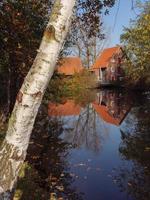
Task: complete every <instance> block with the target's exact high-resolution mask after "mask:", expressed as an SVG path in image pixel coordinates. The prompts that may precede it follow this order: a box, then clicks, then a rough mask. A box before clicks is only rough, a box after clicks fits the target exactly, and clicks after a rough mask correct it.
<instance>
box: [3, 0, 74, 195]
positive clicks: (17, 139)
mask: <svg viewBox="0 0 150 200" xmlns="http://www.w3.org/2000/svg"><path fill="white" fill-rule="evenodd" d="M74 4H75V0H56V1H55V4H54V7H53V10H52V14H51V16H50V19H49V22H48V25H47V27H46V30H45V32H44V35H43V39H42V42H41V45H40V47H39V50H38V54H37V56H36V58H35V60H34V63H33V65H32V67H31V70H30V71H29V73H28V75H27V76H26V78H25V80H24V83H23V85H22V87H21V89H20V91H19V93H18V96H17V100H16V103H15V106H14V109H13V112H12V115H11V118H10V120H9V125H8V131H7V134H6V138H5V140H4V142H3V145H2V147H1V150H0V193H4V194H5V192H6V191H11V190H12V188H13V186H14V184H15V182H16V180H17V175H18V172H19V170H20V168H21V165H22V163H23V161H24V159H25V156H26V150H27V147H28V143H29V139H30V134H31V131H32V128H33V125H34V121H35V117H36V115H37V112H38V108H39V106H40V104H41V101H42V97H43V95H44V92H45V90H46V87H47V85H48V83H49V80H50V78H51V77H52V75H53V72H54V69H55V65H56V62H57V58H58V56H59V52H60V50H61V49H62V47H63V44H64V40H65V37H66V34H67V32H68V28H69V24H70V20H71V15H72V10H73V7H74Z"/></svg>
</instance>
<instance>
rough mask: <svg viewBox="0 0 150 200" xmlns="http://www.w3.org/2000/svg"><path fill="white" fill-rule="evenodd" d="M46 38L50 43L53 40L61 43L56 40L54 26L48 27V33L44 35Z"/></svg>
mask: <svg viewBox="0 0 150 200" xmlns="http://www.w3.org/2000/svg"><path fill="white" fill-rule="evenodd" d="M44 37H45V40H46V41H49V42H50V41H52V40H56V41H57V42H59V41H58V40H57V38H56V31H55V27H54V26H53V25H49V26H47V28H46V31H45V33H44Z"/></svg>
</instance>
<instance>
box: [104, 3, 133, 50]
mask: <svg viewBox="0 0 150 200" xmlns="http://www.w3.org/2000/svg"><path fill="white" fill-rule="evenodd" d="M134 2H135V1H134ZM118 5H119V0H116V3H115V6H114V7H113V8H111V9H109V15H107V16H104V26H105V27H106V29H108V32H109V42H108V44H107V46H109V47H111V46H115V45H116V44H120V35H121V33H122V32H123V26H125V27H129V24H130V19H135V18H136V14H135V12H134V11H136V9H135V10H134V11H133V10H132V3H131V0H120V6H119V11H118V15H117V20H116V23H115V16H116V13H117V9H118ZM114 24H115V27H114Z"/></svg>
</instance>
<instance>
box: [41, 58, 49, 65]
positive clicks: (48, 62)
mask: <svg viewBox="0 0 150 200" xmlns="http://www.w3.org/2000/svg"><path fill="white" fill-rule="evenodd" d="M42 61H44V62H46V63H47V64H49V63H50V62H49V61H48V60H45V59H42Z"/></svg>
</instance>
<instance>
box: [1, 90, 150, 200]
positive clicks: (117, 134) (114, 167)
mask: <svg viewBox="0 0 150 200" xmlns="http://www.w3.org/2000/svg"><path fill="white" fill-rule="evenodd" d="M149 106H150V105H149V98H148V97H147V96H143V95H140V96H138V95H133V94H128V93H125V92H122V91H121V90H101V91H95V92H93V91H92V92H88V94H87V95H85V98H83V97H82V99H81V97H79V98H77V97H76V98H75V99H71V98H70V99H65V98H63V101H62V102H61V103H60V102H59V103H58V102H49V103H48V105H47V104H44V103H43V104H42V106H41V108H40V111H39V113H38V117H37V119H36V123H35V126H34V130H33V132H32V135H31V138H30V142H29V147H28V150H27V156H26V160H25V162H24V163H23V160H24V158H25V157H24V156H22V157H19V155H21V153H20V154H19V153H17V154H15V153H14V152H13V155H17V156H13V157H12V155H11V156H10V155H8V154H9V153H10V154H12V151H8V153H6V154H5V155H4V149H3V147H2V149H3V151H2V150H1V154H0V156H1V157H0V159H1V163H0V169H2V167H3V166H4V165H5V164H6V163H7V161H8V160H9V161H10V159H13V160H15V162H10V163H11V165H10V166H11V167H12V168H13V165H15V166H16V163H17V164H18V165H19V166H20V165H21V166H22V168H21V170H20V172H19V178H18V183H17V187H16V190H15V191H14V199H21V200H26V199H28V200H34V199H36V200H38V199H44V200H48V199H50V200H55V199H58V200H61V199H63V200H67V199H68V200H80V199H81V200H91V199H94V200H99V199H100V198H101V199H102V200H106V199H112V197H113V199H116V200H117V199H118V200H126V199H129V200H134V199H135V200H148V199H149V197H150V191H149V188H148V186H149V180H150V165H149V160H148V157H149V156H150V155H149V154H150V146H149V144H150V136H149V122H150V121H149V119H150V118H149V113H148V112H149ZM13 149H14V150H15V148H13ZM5 151H6V152H7V150H6V149H5ZM7 158H8V159H7ZM4 161H5V162H4ZM16 161H17V162H16ZM2 162H4V163H2ZM11 167H10V168H8V169H10V170H7V177H8V179H9V180H12V179H14V180H16V177H17V176H18V171H17V170H16V171H15V174H12V170H11ZM14 168H15V167H14ZM4 179H5V184H4V183H3V180H4ZM6 182H7V184H8V185H7V184H6ZM10 183H12V182H11V181H7V179H6V178H5V177H4V175H2V173H0V186H1V187H2V185H3V187H4V185H7V187H6V188H7V189H8V188H9V184H10ZM13 183H14V182H13ZM10 188H11V186H10Z"/></svg>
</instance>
